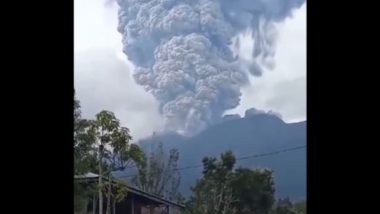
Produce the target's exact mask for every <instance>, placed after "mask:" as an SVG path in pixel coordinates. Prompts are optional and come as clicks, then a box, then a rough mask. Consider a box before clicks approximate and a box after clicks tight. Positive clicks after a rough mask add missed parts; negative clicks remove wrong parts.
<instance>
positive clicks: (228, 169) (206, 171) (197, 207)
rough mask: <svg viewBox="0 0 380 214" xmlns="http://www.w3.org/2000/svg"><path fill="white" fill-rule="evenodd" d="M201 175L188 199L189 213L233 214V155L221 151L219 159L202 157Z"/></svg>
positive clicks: (234, 199) (229, 152)
mask: <svg viewBox="0 0 380 214" xmlns="http://www.w3.org/2000/svg"><path fill="white" fill-rule="evenodd" d="M202 162H203V177H202V178H201V179H200V180H198V181H197V183H196V185H195V187H194V188H192V191H193V192H194V197H192V198H191V199H190V202H189V205H190V206H191V210H190V213H193V214H234V213H236V208H235V207H233V203H234V202H236V198H235V197H234V195H233V189H232V186H231V181H232V177H233V167H234V165H235V156H234V155H233V154H232V152H231V151H228V152H226V153H223V154H222V155H221V156H220V161H217V159H216V158H208V157H206V158H204V159H203V160H202Z"/></svg>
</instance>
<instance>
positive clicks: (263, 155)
mask: <svg viewBox="0 0 380 214" xmlns="http://www.w3.org/2000/svg"><path fill="white" fill-rule="evenodd" d="M305 148H306V145H302V146H296V147H291V148H287V149H282V150H278V151H274V152H268V153H261V154H255V155H249V156H242V157H238V158H236V161H239V160H247V159H253V158H260V157H266V156H274V155H278V154H280V153H285V152H291V151H295V150H300V149H305ZM200 167H203V164H198V165H192V166H185V167H181V168H177V170H178V171H182V170H186V169H195V168H200ZM129 168H132V167H129ZM134 176H137V174H133V175H124V176H119V177H117V178H130V177H134Z"/></svg>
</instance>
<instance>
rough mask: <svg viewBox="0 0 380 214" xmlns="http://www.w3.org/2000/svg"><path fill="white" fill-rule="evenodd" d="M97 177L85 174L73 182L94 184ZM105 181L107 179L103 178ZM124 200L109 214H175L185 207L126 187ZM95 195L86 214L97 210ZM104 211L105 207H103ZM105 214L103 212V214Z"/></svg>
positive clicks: (76, 177) (75, 177)
mask: <svg viewBox="0 0 380 214" xmlns="http://www.w3.org/2000/svg"><path fill="white" fill-rule="evenodd" d="M98 179H99V175H97V174H94V173H87V174H85V175H82V176H74V181H76V182H81V183H82V184H84V185H91V184H96V183H97V182H98ZM104 180H105V181H106V180H107V179H106V178H104ZM127 192H128V194H127V196H126V198H125V199H124V200H123V201H121V202H119V203H116V204H115V206H114V207H113V209H111V214H176V213H180V210H182V209H184V208H185V207H184V206H183V205H181V204H178V203H175V202H172V201H168V200H166V199H163V198H161V197H158V196H156V195H153V194H150V193H147V192H144V191H142V190H139V189H138V188H135V187H131V186H128V187H127ZM96 198H97V194H94V197H93V199H92V200H90V201H91V203H89V204H88V208H87V213H90V214H96V213H98V209H99V202H98V201H97V199H96ZM106 201H107V200H106V198H105V196H104V204H106ZM103 207H104V209H106V206H105V205H104V206H103ZM103 213H105V210H104V212H103Z"/></svg>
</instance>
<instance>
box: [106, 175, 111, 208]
mask: <svg viewBox="0 0 380 214" xmlns="http://www.w3.org/2000/svg"><path fill="white" fill-rule="evenodd" d="M111 179H112V178H111V173H110V174H109V175H108V193H107V210H106V214H111V189H112V180H111Z"/></svg>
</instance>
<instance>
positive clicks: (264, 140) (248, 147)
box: [140, 113, 306, 199]
mask: <svg viewBox="0 0 380 214" xmlns="http://www.w3.org/2000/svg"><path fill="white" fill-rule="evenodd" d="M157 141H162V142H163V143H164V147H165V148H166V149H170V148H178V149H179V152H180V160H179V166H180V167H185V166H190V165H198V164H201V160H202V158H203V157H205V156H214V157H219V155H220V153H222V152H225V151H226V150H232V151H233V152H234V154H235V156H236V157H237V158H238V157H242V156H250V155H255V154H262V153H270V152H274V151H279V150H284V149H287V148H291V147H297V146H302V145H306V121H304V122H299V123H290V124H287V123H285V122H283V121H282V120H281V119H279V117H277V116H275V115H272V114H266V113H260V114H252V115H249V114H247V115H246V116H245V117H244V118H236V117H234V118H232V119H230V120H227V121H225V122H223V123H220V124H218V125H215V126H212V127H209V128H208V129H206V130H205V131H203V132H201V133H200V134H198V135H196V136H193V137H183V136H179V135H176V134H165V135H158V136H155V139H154V140H153V139H145V140H142V141H141V142H140V144H141V145H142V146H143V148H144V149H145V150H148V151H149V149H151V148H152V147H151V143H152V142H157ZM236 166H245V167H266V168H271V169H273V170H274V176H275V183H276V194H277V196H280V197H285V196H289V197H291V198H294V199H303V198H305V197H306V149H301V150H295V151H289V152H284V153H278V154H275V155H271V156H265V157H259V158H251V159H245V160H241V161H237V163H236ZM201 170H202V168H201V167H200V168H192V169H186V170H182V171H181V175H182V180H181V187H180V190H181V192H182V193H184V194H185V195H188V194H189V193H190V190H189V189H190V186H191V185H194V182H195V180H196V179H197V178H199V176H200V173H201Z"/></svg>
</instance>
